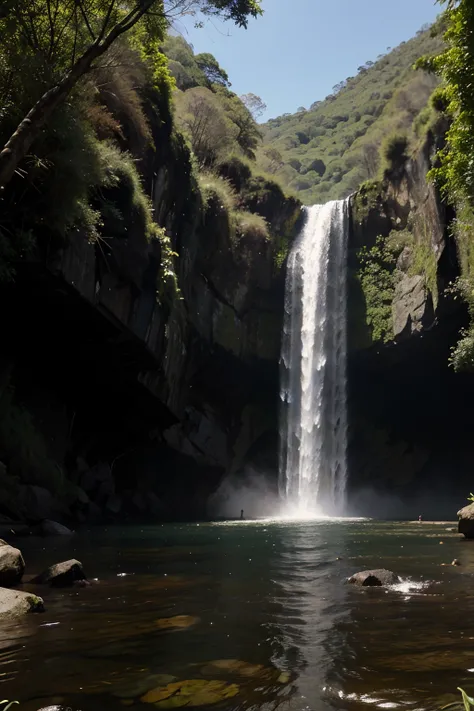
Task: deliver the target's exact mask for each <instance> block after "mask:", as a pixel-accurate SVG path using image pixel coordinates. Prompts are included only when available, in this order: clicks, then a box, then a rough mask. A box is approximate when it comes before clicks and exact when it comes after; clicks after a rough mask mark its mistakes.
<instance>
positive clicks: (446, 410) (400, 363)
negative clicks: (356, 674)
mask: <svg viewBox="0 0 474 711" xmlns="http://www.w3.org/2000/svg"><path fill="white" fill-rule="evenodd" d="M436 147H437V145H436V140H435V138H434V137H433V136H432V135H430V136H429V137H428V139H427V141H426V142H425V144H424V146H423V147H422V148H421V149H420V151H419V153H418V155H417V156H416V158H414V159H413V160H411V161H409V163H408V164H407V165H406V166H405V168H404V170H403V172H401V173H400V174H399V175H397V176H393V177H392V178H391V179H389V180H388V181H386V182H385V183H384V184H383V185H376V184H373V185H369V186H365V187H364V188H363V190H362V191H361V192H360V193H359V194H357V195H356V196H355V198H354V199H353V202H352V211H353V230H352V235H351V238H350V244H351V249H350V270H349V275H350V298H349V323H350V342H351V355H350V360H349V386H350V422H351V427H350V471H351V472H352V480H351V482H350V484H351V489H352V492H353V495H352V496H353V500H354V502H356V503H357V504H358V505H359V506H361V507H362V511H365V512H367V513H371V514H372V515H373V514H374V513H375V514H377V513H379V514H384V513H387V514H392V515H401V514H403V515H407V516H415V515H416V516H417V515H418V514H419V513H420V512H421V513H429V512H431V513H432V514H433V515H434V514H437V513H438V514H442V515H447V512H448V511H449V509H450V505H451V506H453V505H455V504H454V502H455V501H459V498H460V497H461V499H462V498H463V497H464V496H465V494H466V491H468V488H466V487H469V486H470V483H469V478H470V476H471V469H472V467H471V462H472V458H473V456H474V450H473V446H472V442H471V437H470V434H469V432H470V431H472V426H473V425H474V417H473V413H472V408H471V406H470V402H471V399H472V396H474V384H473V383H472V378H471V377H470V376H468V375H461V374H456V373H455V372H454V371H453V369H452V368H451V367H450V366H449V358H450V353H451V349H452V347H453V345H454V344H455V343H456V340H457V338H458V335H459V330H460V329H461V328H462V327H463V326H464V325H465V324H466V319H467V314H466V311H465V309H464V307H463V306H462V304H461V303H460V302H459V300H454V299H453V298H452V296H450V295H449V289H448V292H447V293H446V292H445V289H446V287H447V286H448V285H449V284H450V283H451V282H452V281H454V279H455V278H456V277H457V276H458V275H459V267H458V262H457V252H456V245H455V243H454V239H453V238H452V236H451V233H450V229H449V226H450V222H451V220H452V219H453V215H452V214H451V213H450V211H449V210H447V209H446V207H445V206H444V205H443V203H442V202H441V201H440V199H439V196H438V195H437V192H436V190H435V188H434V187H433V186H432V185H431V184H430V183H429V182H427V180H426V174H427V172H428V170H429V169H430V167H431V164H432V160H433V157H434V153H435V149H436ZM438 147H439V146H438ZM402 502H403V503H402ZM420 507H421V510H418V509H420Z"/></svg>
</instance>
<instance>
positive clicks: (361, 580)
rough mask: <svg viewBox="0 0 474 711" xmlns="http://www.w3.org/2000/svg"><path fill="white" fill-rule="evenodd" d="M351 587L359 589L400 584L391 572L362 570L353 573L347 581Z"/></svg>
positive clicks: (396, 576) (382, 569) (398, 579)
mask: <svg viewBox="0 0 474 711" xmlns="http://www.w3.org/2000/svg"><path fill="white" fill-rule="evenodd" d="M348 582H349V583H351V585H359V586H360V587H379V588H380V587H387V586H388V585H395V584H396V583H399V582H400V578H399V577H398V575H395V573H393V572H392V571H391V570H385V569H384V568H380V569H379V570H363V571H361V572H360V573H355V574H354V575H352V577H350V578H349V580H348Z"/></svg>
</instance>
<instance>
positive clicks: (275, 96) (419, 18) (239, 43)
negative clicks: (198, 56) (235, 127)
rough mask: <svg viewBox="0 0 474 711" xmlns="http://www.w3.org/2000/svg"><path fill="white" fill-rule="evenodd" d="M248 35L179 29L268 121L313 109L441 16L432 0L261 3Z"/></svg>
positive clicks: (219, 28) (227, 28)
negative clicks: (260, 104)
mask: <svg viewBox="0 0 474 711" xmlns="http://www.w3.org/2000/svg"><path fill="white" fill-rule="evenodd" d="M262 6H263V9H264V11H265V14H264V16H263V17H261V18H259V19H258V20H255V21H251V22H250V24H249V28H248V29H247V30H240V29H238V28H236V27H234V26H231V25H230V24H229V23H226V24H219V23H215V22H208V23H207V24H206V26H205V27H204V28H203V29H196V28H195V27H194V22H195V21H194V20H192V19H191V18H187V19H186V21H184V22H183V21H181V22H180V23H179V24H177V25H176V29H177V30H178V31H180V32H181V34H182V35H183V36H184V37H185V39H186V40H187V41H188V42H191V44H192V45H193V46H194V49H195V51H196V52H211V53H212V54H214V55H215V57H216V58H217V59H218V61H219V63H220V64H221V66H222V67H223V68H224V69H225V70H226V71H227V73H228V74H229V77H230V80H231V82H232V89H233V90H234V91H235V92H236V93H237V94H239V95H241V94H246V93H248V92H252V93H254V94H258V95H259V96H261V97H262V99H263V100H264V101H265V103H266V104H267V106H268V112H267V114H266V116H265V117H264V118H265V119H267V118H271V117H275V116H279V115H280V114H283V113H288V112H294V111H296V109H298V108H299V107H300V106H305V107H306V108H308V107H309V106H310V104H312V103H313V101H317V100H319V99H324V97H325V96H327V95H328V94H329V93H331V89H332V87H333V86H335V84H337V83H338V82H340V81H341V80H342V79H345V78H346V77H348V76H353V75H354V74H356V71H357V67H359V66H360V65H361V64H363V63H364V62H366V61H367V60H369V59H370V60H374V59H375V58H376V57H377V55H378V54H381V53H382V52H385V51H386V49H387V47H395V46H396V45H397V44H400V42H402V41H403V40H408V39H410V37H412V36H413V35H414V34H415V32H416V31H417V30H418V29H420V27H421V26H422V25H423V24H425V23H426V22H432V21H433V20H434V19H435V17H436V16H437V14H438V13H439V12H440V6H439V5H436V4H435V2H434V0H263V2H262Z"/></svg>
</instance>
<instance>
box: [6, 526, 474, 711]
mask: <svg viewBox="0 0 474 711" xmlns="http://www.w3.org/2000/svg"><path fill="white" fill-rule="evenodd" d="M447 527H448V524H441V525H431V524H418V523H412V524H410V523H398V524H397V523H374V522H370V521H345V522H344V521H321V522H301V523H291V522H259V523H250V522H249V523H247V522H243V523H240V522H239V523H231V524H201V525H196V524H194V525H174V526H173V525H166V526H156V527H146V528H144V527H141V528H126V529H125V528H121V529H120V528H110V529H108V530H101V529H96V530H91V531H84V532H81V533H78V534H76V536H74V538H73V539H72V540H69V539H67V540H62V539H54V540H53V539H28V540H24V541H21V548H22V550H23V553H24V556H25V559H26V563H27V571H28V572H29V573H37V572H40V570H41V569H42V568H44V567H45V566H47V565H49V564H51V563H53V562H58V561H59V560H66V559H68V558H72V557H76V558H78V559H79V560H81V561H82V562H83V564H84V568H85V570H86V573H87V574H88V576H89V577H90V578H91V579H93V578H96V579H97V581H96V582H94V584H93V585H92V586H91V587H89V588H84V589H69V590H63V591H57V590H56V591H55V590H49V589H47V590H45V591H44V594H43V593H42V594H43V596H44V598H45V603H46V606H47V612H46V613H44V614H43V615H32V616H29V617H28V618H27V619H26V620H24V621H21V622H18V623H15V624H10V625H5V624H4V625H3V626H2V627H1V628H0V682H1V684H2V687H1V694H2V698H9V699H18V700H19V701H20V702H21V706H20V710H21V711H33V710H35V709H38V708H40V707H42V706H47V705H50V704H53V703H60V704H63V705H64V706H67V707H70V708H72V709H81V711H99V710H102V709H104V710H106V709H111V710H113V709H123V708H124V704H125V705H130V704H131V703H132V700H133V704H134V705H133V707H132V708H136V709H137V711H139V710H140V709H146V708H149V709H150V708H153V707H151V706H149V705H146V704H144V703H142V702H141V701H140V700H139V696H142V695H143V693H144V691H143V689H148V688H152V687H153V686H156V685H157V683H159V684H162V683H164V682H163V680H162V679H160V678H158V677H156V675H163V674H166V675H169V677H170V678H171V677H175V678H176V679H178V680H187V679H207V680H215V679H220V680H225V681H227V682H229V683H236V684H237V685H238V687H239V693H238V695H236V696H234V697H233V698H232V699H228V700H227V701H224V702H223V703H222V704H220V705H217V706H213V707H212V708H215V709H216V710H219V709H222V711H231V710H233V709H269V710H270V709H276V708H280V709H291V710H292V711H293V710H294V711H303V710H304V709H308V710H314V711H319V710H320V709H344V710H345V709H347V710H352V709H354V710H356V709H367V708H370V707H373V708H406V709H411V708H412V709H431V708H433V709H434V708H439V707H440V706H442V705H443V704H445V703H448V702H449V701H452V700H455V699H456V695H455V694H456V687H457V686H464V687H465V688H466V689H467V690H470V691H474V627H473V623H472V620H473V619H474V593H473V589H472V581H473V572H474V545H472V544H470V543H469V542H464V541H461V540H460V539H459V536H458V535H457V534H455V533H452V532H449V531H448V530H446V529H447ZM440 543H442V545H440ZM453 558H458V559H459V560H460V561H461V563H462V566H460V567H452V566H450V565H448V566H442V565H441V564H442V563H448V564H449V563H451V561H452V559H453ZM381 566H384V567H388V568H391V569H392V570H394V571H396V572H397V573H399V574H400V575H401V576H402V577H403V578H405V579H407V581H411V582H406V583H405V584H404V585H402V586H400V587H399V588H398V589H394V590H381V589H354V588H353V587H352V586H349V585H347V584H345V583H344V581H345V579H346V578H347V577H348V576H349V575H351V574H352V573H353V572H355V571H357V570H361V569H365V568H373V567H381ZM25 587H26V589H28V586H25ZM176 616H186V617H184V618H182V619H181V624H182V625H184V626H183V627H181V628H178V629H173V628H168V629H166V628H164V626H163V623H161V622H160V620H162V619H166V618H173V617H176ZM166 624H167V623H165V627H166ZM170 624H172V623H170ZM187 625H189V626H187ZM217 660H241V661H243V662H246V663H247V666H241V667H240V671H239V669H237V667H236V666H235V665H234V666H232V664H229V663H225V662H224V663H223V662H221V663H220V665H215V664H214V665H213V662H216V661H217ZM259 665H261V666H259ZM242 672H243V673H242ZM150 677H151V679H152V680H150ZM154 678H156V679H158V681H155V682H153V679H154ZM147 679H148V682H147ZM127 688H131V689H132V691H130V692H128V693H127V691H126V690H127ZM134 688H136V689H137V691H136V693H135V692H133V689H134ZM124 689H125V692H124ZM124 693H125V696H127V698H125V699H124V698H123V696H124ZM134 694H135V695H134ZM130 695H132V699H131V698H130ZM121 697H122V698H121Z"/></svg>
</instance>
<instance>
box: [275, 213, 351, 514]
mask: <svg viewBox="0 0 474 711" xmlns="http://www.w3.org/2000/svg"><path fill="white" fill-rule="evenodd" d="M348 229H349V206H348V201H346V200H344V201H336V202H330V203H328V204H327V205H315V206H314V207H311V208H308V209H307V219H306V224H305V226H304V228H303V231H302V233H301V235H300V236H299V238H298V240H297V241H296V243H295V246H294V247H293V250H292V252H291V254H290V256H289V259H288V268H287V269H288V271H287V281H286V297H285V323H284V329H283V344H282V357H281V368H282V375H281V378H282V385H281V399H282V403H283V406H282V422H281V432H280V435H281V451H280V494H281V496H282V498H283V499H284V501H285V513H289V514H290V515H297V516H300V517H305V516H307V517H310V516H321V515H330V516H334V515H341V514H342V513H343V510H344V499H345V489H346V478H347V397H346V360H347V320H346V312H347V304H346V301H347V264H346V263H347V237H348Z"/></svg>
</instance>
